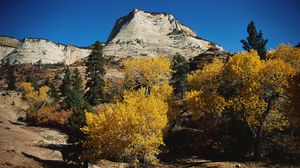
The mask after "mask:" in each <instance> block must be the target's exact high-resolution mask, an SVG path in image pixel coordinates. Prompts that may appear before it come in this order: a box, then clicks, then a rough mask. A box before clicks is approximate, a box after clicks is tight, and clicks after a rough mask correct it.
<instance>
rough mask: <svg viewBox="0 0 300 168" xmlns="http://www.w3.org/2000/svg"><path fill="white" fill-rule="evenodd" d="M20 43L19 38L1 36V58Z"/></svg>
mask: <svg viewBox="0 0 300 168" xmlns="http://www.w3.org/2000/svg"><path fill="white" fill-rule="evenodd" d="M18 45H19V40H17V39H15V38H12V37H7V36H0V60H1V59H2V58H4V57H5V56H7V55H8V54H9V53H11V52H12V51H13V50H15V49H16V47H17V46H18Z"/></svg>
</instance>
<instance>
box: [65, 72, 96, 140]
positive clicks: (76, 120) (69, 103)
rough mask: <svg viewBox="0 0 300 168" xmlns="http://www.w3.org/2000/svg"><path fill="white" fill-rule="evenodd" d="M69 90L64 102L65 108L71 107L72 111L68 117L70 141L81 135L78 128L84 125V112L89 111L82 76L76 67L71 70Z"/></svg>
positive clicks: (77, 138)
mask: <svg viewBox="0 0 300 168" xmlns="http://www.w3.org/2000/svg"><path fill="white" fill-rule="evenodd" d="M71 81H72V82H71V88H72V89H71V90H70V91H69V92H68V93H66V97H65V99H64V103H65V106H66V108H69V109H72V111H73V113H72V115H71V116H70V118H69V122H68V123H69V127H70V128H71V131H72V134H71V136H70V139H69V140H70V141H78V140H81V139H82V137H83V134H82V132H81V131H80V128H82V127H83V126H85V112H86V111H91V106H90V104H89V103H88V102H87V101H86V100H85V99H84V94H83V88H82V78H81V75H80V72H79V70H78V69H77V68H76V69H75V70H74V71H73V74H72V78H71Z"/></svg>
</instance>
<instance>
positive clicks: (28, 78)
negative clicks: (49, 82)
mask: <svg viewBox="0 0 300 168" xmlns="http://www.w3.org/2000/svg"><path fill="white" fill-rule="evenodd" d="M25 81H26V82H29V83H31V85H32V87H33V88H34V89H35V90H37V89H38V88H39V84H38V83H37V82H36V81H35V80H33V79H32V77H31V74H28V75H27V76H26V78H25Z"/></svg>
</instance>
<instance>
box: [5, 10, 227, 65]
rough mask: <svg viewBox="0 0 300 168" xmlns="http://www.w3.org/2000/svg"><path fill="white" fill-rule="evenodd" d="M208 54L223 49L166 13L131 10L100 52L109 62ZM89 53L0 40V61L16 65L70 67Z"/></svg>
mask: <svg viewBox="0 0 300 168" xmlns="http://www.w3.org/2000/svg"><path fill="white" fill-rule="evenodd" d="M207 51H210V52H223V49H222V47H220V46H218V45H216V44H214V43H212V42H210V41H208V40H205V39H202V38H200V37H198V36H197V34H196V33H195V32H194V31H193V30H191V29H190V28H189V27H187V26H185V25H183V24H181V23H180V22H179V21H178V20H177V19H176V18H175V17H174V16H173V15H171V14H167V13H155V12H145V11H142V10H139V9H134V10H133V11H131V12H130V13H129V14H128V15H126V16H124V17H121V18H120V19H118V20H117V21H116V23H115V25H114V27H113V29H112V31H111V33H110V35H109V37H108V40H107V42H106V44H105V45H104V48H103V55H104V56H105V57H106V58H107V59H108V60H111V61H112V62H118V60H121V59H124V58H127V57H134V56H169V57H171V56H173V55H175V54H176V53H179V54H181V55H183V56H184V57H186V58H187V59H191V58H193V57H196V56H199V55H201V54H202V53H205V52H207ZM90 52H91V50H90V49H84V48H79V47H75V46H71V45H64V44H56V43H54V42H52V41H49V40H46V39H36V38H25V39H23V40H20V41H19V40H17V39H14V38H10V37H1V36H0V59H7V58H9V59H10V60H11V62H15V63H36V62H37V61H39V60H41V61H42V63H50V64H53V63H61V62H64V63H65V64H72V63H74V62H76V61H78V60H81V59H83V58H86V57H87V56H88V55H89V54H90Z"/></svg>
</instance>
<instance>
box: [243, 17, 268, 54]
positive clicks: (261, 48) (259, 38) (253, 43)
mask: <svg viewBox="0 0 300 168" xmlns="http://www.w3.org/2000/svg"><path fill="white" fill-rule="evenodd" d="M247 32H248V37H247V40H241V43H242V44H243V49H244V50H247V51H248V52H249V51H250V50H251V49H254V50H256V51H257V52H258V55H259V56H260V58H261V59H263V60H265V59H266V53H267V49H266V44H267V43H268V40H267V39H264V38H263V33H262V32H261V30H260V31H259V33H258V34H257V31H256V27H255V24H254V22H253V21H251V22H250V23H249V25H248V27H247Z"/></svg>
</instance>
